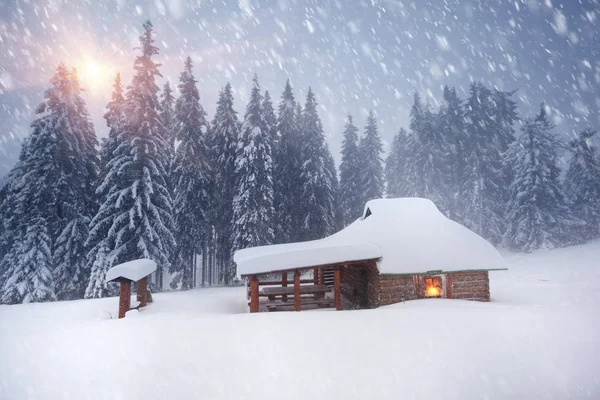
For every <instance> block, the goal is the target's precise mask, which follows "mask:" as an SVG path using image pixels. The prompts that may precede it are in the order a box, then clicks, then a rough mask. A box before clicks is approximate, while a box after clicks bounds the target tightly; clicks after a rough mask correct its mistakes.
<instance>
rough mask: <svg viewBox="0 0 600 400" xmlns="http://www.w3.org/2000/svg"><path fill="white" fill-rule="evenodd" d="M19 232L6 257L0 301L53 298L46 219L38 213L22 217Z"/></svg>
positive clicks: (25, 301) (50, 299) (48, 299)
mask: <svg viewBox="0 0 600 400" xmlns="http://www.w3.org/2000/svg"><path fill="white" fill-rule="evenodd" d="M24 222H25V223H26V224H27V225H26V228H24V229H25V233H24V234H23V236H19V237H17V240H16V243H15V246H14V248H13V249H12V251H11V253H12V254H11V253H9V256H10V258H8V260H7V261H10V262H11V265H10V266H9V267H8V269H7V274H6V276H7V279H5V280H4V286H3V287H2V293H1V294H2V297H1V298H0V302H2V303H5V304H15V303H30V302H39V301H52V300H56V295H55V294H54V281H53V278H52V271H51V269H50V266H51V265H52V251H51V246H52V243H51V239H50V237H49V235H48V230H47V226H48V223H47V222H46V221H45V220H44V219H43V218H41V217H32V218H28V219H27V220H26V221H24ZM13 255H14V256H13Z"/></svg>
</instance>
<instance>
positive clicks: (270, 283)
mask: <svg viewBox="0 0 600 400" xmlns="http://www.w3.org/2000/svg"><path fill="white" fill-rule="evenodd" d="M282 274H287V273H286V272H282ZM286 282H287V279H286ZM305 283H313V280H312V279H300V284H305ZM258 284H259V286H282V285H283V281H258Z"/></svg>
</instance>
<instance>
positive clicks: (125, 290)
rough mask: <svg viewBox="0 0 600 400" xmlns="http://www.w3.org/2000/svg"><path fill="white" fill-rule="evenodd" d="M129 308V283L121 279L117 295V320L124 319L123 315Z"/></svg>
mask: <svg viewBox="0 0 600 400" xmlns="http://www.w3.org/2000/svg"><path fill="white" fill-rule="evenodd" d="M130 308H131V281H129V280H126V279H121V292H120V293H119V318H125V313H126V312H127V311H129V309H130Z"/></svg>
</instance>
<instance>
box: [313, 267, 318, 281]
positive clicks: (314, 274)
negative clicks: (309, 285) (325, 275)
mask: <svg viewBox="0 0 600 400" xmlns="http://www.w3.org/2000/svg"><path fill="white" fill-rule="evenodd" d="M313 279H314V283H315V285H318V284H319V268H317V267H314V268H313Z"/></svg>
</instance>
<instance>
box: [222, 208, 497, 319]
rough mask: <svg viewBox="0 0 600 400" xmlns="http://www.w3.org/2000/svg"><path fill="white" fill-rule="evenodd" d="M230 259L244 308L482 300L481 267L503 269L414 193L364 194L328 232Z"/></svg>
mask: <svg viewBox="0 0 600 400" xmlns="http://www.w3.org/2000/svg"><path fill="white" fill-rule="evenodd" d="M234 261H235V262H236V264H237V267H238V275H239V276H240V277H242V278H245V279H247V280H248V286H249V290H248V294H249V299H250V302H249V303H248V305H249V306H250V312H258V311H259V310H260V309H261V308H263V309H266V310H268V311H274V310H292V309H293V310H295V311H300V310H302V309H304V308H308V307H311V308H314V307H335V308H336V309H337V310H341V309H343V308H344V305H346V306H347V307H353V308H354V307H357V308H374V307H379V306H380V305H387V304H393V303H397V302H401V301H406V300H413V299H420V298H455V299H467V300H477V301H489V300H490V292H489V275H488V272H489V271H493V270H502V269H506V268H504V267H505V264H504V260H503V258H502V257H501V256H500V254H499V253H498V251H497V250H496V249H495V248H494V246H492V245H491V244H490V243H488V242H487V241H486V240H484V239H483V238H481V237H480V236H478V235H477V234H475V233H474V232H472V231H470V230H469V229H467V228H465V227H464V226H462V225H460V224H458V223H456V222H454V221H451V220H449V219H448V218H446V217H445V216H444V215H443V214H441V213H440V212H439V211H438V209H437V208H436V207H435V205H434V204H433V203H432V202H431V201H429V200H426V199H418V198H405V199H379V200H372V201H369V202H368V203H367V204H366V206H365V211H364V213H363V216H362V217H361V218H359V219H358V220H357V221H355V222H354V223H353V224H351V225H350V226H348V227H347V228H345V229H343V230H342V231H340V232H338V233H336V234H335V235H332V236H330V237H327V238H325V239H321V240H314V241H309V242H301V243H289V244H281V245H273V246H261V247H255V248H249V249H244V250H240V251H237V252H236V253H235V255H234ZM310 271H312V274H311V273H310ZM303 277H304V279H303ZM290 278H291V279H290ZM290 280H292V282H293V283H292V286H291V287H290ZM289 297H293V301H292V302H290V301H288V299H289ZM261 298H263V299H265V298H266V299H265V300H266V301H263V302H262V303H261Z"/></svg>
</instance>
